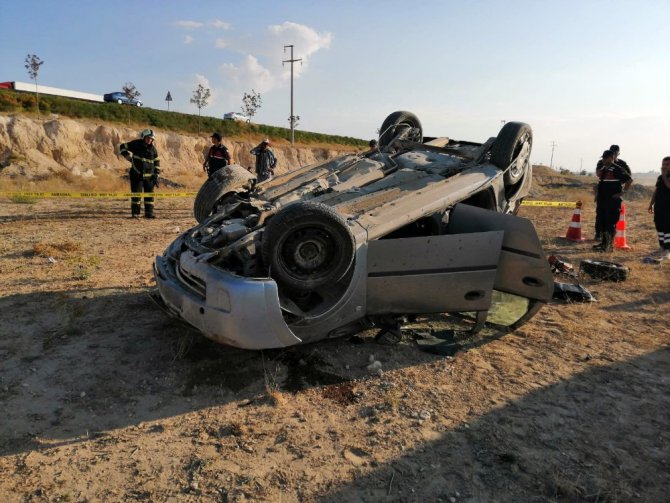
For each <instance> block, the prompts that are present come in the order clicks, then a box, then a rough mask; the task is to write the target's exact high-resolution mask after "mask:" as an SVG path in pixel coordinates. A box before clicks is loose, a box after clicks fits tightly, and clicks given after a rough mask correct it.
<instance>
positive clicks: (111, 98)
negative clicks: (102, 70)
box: [103, 91, 142, 107]
mask: <svg viewBox="0 0 670 503" xmlns="http://www.w3.org/2000/svg"><path fill="white" fill-rule="evenodd" d="M103 99H104V100H105V101H107V102H110V103H118V104H119V105H122V104H125V105H134V106H137V107H141V106H142V102H141V101H140V100H138V99H137V98H131V99H128V96H126V93H124V92H122V91H117V92H115V93H107V94H105V95H104V96H103Z"/></svg>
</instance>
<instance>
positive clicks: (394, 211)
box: [154, 111, 553, 349]
mask: <svg viewBox="0 0 670 503" xmlns="http://www.w3.org/2000/svg"><path fill="white" fill-rule="evenodd" d="M380 132H381V133H380V136H379V140H378V144H377V147H376V148H373V149H370V150H368V151H366V152H361V153H352V154H347V155H343V156H340V157H337V158H334V159H332V160H329V161H327V162H321V163H317V164H313V165H309V166H304V167H299V168H296V169H294V170H291V171H289V172H287V173H285V174H281V175H278V176H276V177H275V178H273V179H270V180H266V181H263V182H261V183H258V182H257V180H256V178H254V176H253V175H252V174H251V173H250V172H249V171H247V170H246V169H244V168H243V167H242V166H238V165H231V166H229V167H228V168H226V169H222V170H219V171H217V172H216V173H215V175H214V176H212V178H210V179H208V180H207V181H206V182H205V183H204V185H203V186H202V187H201V188H200V190H199V192H198V194H197V196H196V198H195V202H194V214H195V218H196V220H197V222H198V223H197V225H195V226H194V227H193V228H191V229H190V230H188V231H186V232H185V233H183V234H182V235H181V236H179V237H178V238H177V239H176V240H175V241H174V242H173V243H172V244H170V245H169V246H168V248H167V249H166V250H165V252H164V253H163V255H162V256H158V257H156V259H155V261H154V276H155V278H156V284H157V294H156V295H155V298H156V300H157V301H158V302H159V304H160V305H161V306H162V307H163V308H165V310H166V311H167V312H168V313H169V314H171V315H173V316H175V317H177V318H179V319H181V320H183V321H186V322H187V323H189V324H190V325H192V326H193V327H195V328H196V329H198V330H199V331H201V332H202V333H203V334H204V335H205V336H207V337H209V338H211V339H213V340H215V341H217V342H219V343H222V344H228V345H231V346H236V347H241V348H248V349H264V348H277V347H286V346H292V345H296V344H303V343H310V342H314V341H318V340H321V339H325V338H329V337H336V336H342V335H346V334H352V333H355V332H358V331H360V330H362V329H364V328H366V327H367V328H369V327H373V326H377V327H381V328H384V327H386V328H389V329H393V328H395V329H398V328H399V327H400V325H401V323H402V322H403V320H406V319H411V318H413V317H415V316H418V315H423V314H430V313H453V314H455V315H458V316H460V317H464V318H466V319H469V320H471V325H472V327H471V328H472V331H473V332H477V331H479V330H480V329H481V328H482V327H484V326H487V325H488V326H493V327H505V329H513V328H516V327H518V326H520V325H521V324H523V323H524V322H525V321H527V320H528V319H529V318H530V317H531V316H533V314H534V313H535V312H537V310H538V309H539V308H540V307H541V306H542V305H543V304H544V303H546V302H548V301H549V300H550V298H551V296H552V293H553V278H552V274H551V270H550V267H549V263H548V261H547V259H546V258H545V255H544V252H543V250H542V246H541V243H540V240H539V238H538V236H537V234H536V232H535V228H534V227H533V225H532V223H531V222H530V221H529V220H526V219H523V218H520V217H517V216H515V214H516V211H517V209H518V207H519V205H520V203H521V200H522V199H523V197H524V196H526V195H527V194H528V192H529V189H530V184H531V177H532V173H531V165H530V152H531V146H532V131H531V128H530V127H529V126H528V125H527V124H524V123H520V122H507V123H506V124H505V125H504V126H503V127H502V129H501V130H500V132H499V134H498V135H497V137H492V138H489V139H488V140H486V141H485V142H483V143H477V142H470V141H460V140H454V139H450V138H447V137H428V136H425V135H424V134H423V128H422V125H421V123H420V121H419V119H418V117H416V115H414V114H413V113H411V112H406V111H398V112H394V113H392V114H390V115H389V116H388V117H387V118H386V120H384V121H383V123H382V125H381V128H380Z"/></svg>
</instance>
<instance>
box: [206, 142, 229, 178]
mask: <svg viewBox="0 0 670 503" xmlns="http://www.w3.org/2000/svg"><path fill="white" fill-rule="evenodd" d="M221 139H222V136H221V133H219V132H218V131H216V132H215V133H213V134H212V146H211V147H209V152H207V157H205V162H204V163H203V164H202V169H203V171H205V172H206V173H207V176H209V177H210V178H211V177H212V175H213V174H214V173H216V172H217V171H218V170H220V169H221V168H223V167H225V166H228V165H229V164H230V163H231V162H232V161H231V160H230V153H229V152H228V149H227V148H226V147H225V146H224V145H223V143H221Z"/></svg>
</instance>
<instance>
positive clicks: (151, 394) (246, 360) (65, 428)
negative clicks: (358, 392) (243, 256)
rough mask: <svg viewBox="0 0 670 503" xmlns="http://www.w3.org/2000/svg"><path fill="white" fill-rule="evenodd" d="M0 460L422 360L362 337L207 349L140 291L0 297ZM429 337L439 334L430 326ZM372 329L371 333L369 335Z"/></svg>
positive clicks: (209, 345)
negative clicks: (373, 365)
mask: <svg viewBox="0 0 670 503" xmlns="http://www.w3.org/2000/svg"><path fill="white" fill-rule="evenodd" d="M0 310H1V311H2V312H6V313H7V312H11V313H13V316H12V319H11V320H10V319H8V317H4V318H3V319H2V321H0V333H2V334H3V337H2V338H1V339H0V359H2V360H3V362H4V364H3V367H4V371H3V373H2V375H1V376H0V403H2V404H3V406H4V408H5V410H6V411H7V413H6V416H5V418H4V420H3V428H2V431H1V432H0V455H7V454H16V453H20V452H26V451H31V450H37V449H40V448H45V447H53V446H54V445H61V444H68V443H73V442H74V443H76V442H80V441H85V440H87V439H89V438H91V437H92V436H93V437H94V436H97V435H101V434H104V432H105V431H110V430H115V429H121V428H125V427H127V426H131V425H138V424H140V423H143V422H146V421H155V420H160V419H162V418H167V417H173V416H177V415H180V414H184V413H188V412H192V411H195V410H201V409H204V408H207V407H212V406H218V405H222V404H226V403H229V402H245V403H252V402H254V401H257V400H262V397H263V396H264V395H267V390H268V388H272V389H277V390H280V391H285V392H297V391H300V390H302V389H305V388H309V387H313V386H328V385H333V384H338V383H343V382H346V381H351V380H355V379H365V378H376V372H371V371H370V370H369V369H368V365H369V364H370V359H371V355H373V353H374V356H373V357H374V358H375V359H376V360H379V361H380V362H383V365H384V371H387V370H393V369H396V368H402V367H406V366H412V365H417V364H420V363H425V362H431V361H434V360H435V359H436V358H438V357H436V356H433V355H431V354H428V353H425V352H422V351H419V350H418V349H417V348H416V347H415V346H412V345H410V344H394V345H380V344H378V343H376V342H375V341H374V338H373V337H372V336H371V335H370V333H368V334H367V336H366V335H365V334H363V335H362V336H361V335H358V336H356V337H354V338H353V339H352V338H339V339H332V340H327V341H322V342H319V343H314V344H310V345H305V346H295V347H292V348H288V349H278V350H265V351H246V350H240V349H235V348H231V347H227V346H222V345H219V344H216V343H214V342H212V341H210V340H208V339H206V338H205V337H203V336H202V335H201V334H199V333H197V332H195V331H193V330H192V329H190V328H188V327H187V326H185V325H184V324H182V323H180V322H177V321H173V320H171V319H170V318H168V317H166V316H165V315H164V314H163V312H161V311H160V310H159V309H157V308H156V307H155V305H154V304H153V302H152V300H151V298H150V296H149V289H135V290H134V291H130V292H129V291H128V290H127V289H97V290H70V291H61V292H44V293H31V294H17V295H10V296H7V297H3V298H0ZM435 331H436V332H439V329H436V330H435ZM375 333H376V332H375Z"/></svg>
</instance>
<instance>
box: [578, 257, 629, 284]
mask: <svg viewBox="0 0 670 503" xmlns="http://www.w3.org/2000/svg"><path fill="white" fill-rule="evenodd" d="M579 269H580V270H581V271H584V272H585V273H586V274H588V275H589V276H591V277H592V278H593V279H603V280H607V281H626V279H627V278H628V272H629V269H628V267H626V266H625V265H623V264H617V263H616V262H606V261H604V260H582V261H581V262H580V264H579Z"/></svg>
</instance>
